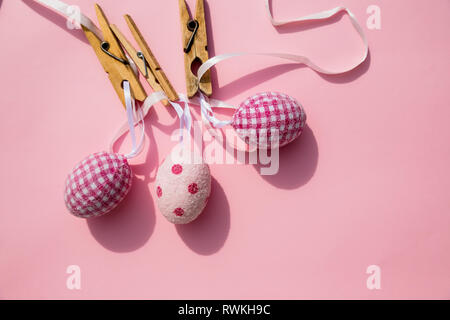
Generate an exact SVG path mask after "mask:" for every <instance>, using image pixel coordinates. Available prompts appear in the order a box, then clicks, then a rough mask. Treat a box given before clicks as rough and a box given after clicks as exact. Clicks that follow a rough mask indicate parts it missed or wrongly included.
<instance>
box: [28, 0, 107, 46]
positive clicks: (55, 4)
mask: <svg viewBox="0 0 450 320" xmlns="http://www.w3.org/2000/svg"><path fill="white" fill-rule="evenodd" d="M35 1H37V2H40V3H41V4H43V5H44V6H47V7H49V8H52V9H53V10H55V11H57V12H59V13H60V14H62V15H63V16H65V17H66V18H67V19H70V18H71V15H72V14H73V12H72V10H71V9H72V8H73V6H70V5H68V4H66V3H64V2H62V1H60V0H35ZM79 22H80V24H81V25H83V26H85V27H86V28H88V29H89V30H91V31H92V32H93V33H95V35H96V36H97V37H98V38H99V39H101V40H103V35H102V32H101V31H100V30H99V29H98V28H97V26H96V25H95V23H93V22H92V20H91V19H89V18H88V17H87V16H85V15H84V14H83V13H82V12H81V11H80V21H79Z"/></svg>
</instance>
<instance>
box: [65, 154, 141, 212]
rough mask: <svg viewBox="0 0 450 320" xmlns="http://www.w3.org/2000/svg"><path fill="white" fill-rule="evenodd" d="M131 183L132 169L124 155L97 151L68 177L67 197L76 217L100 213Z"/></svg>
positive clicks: (70, 208) (129, 186) (128, 187)
mask: <svg viewBox="0 0 450 320" xmlns="http://www.w3.org/2000/svg"><path fill="white" fill-rule="evenodd" d="M131 182H132V176H131V168H130V165H129V164H128V161H127V159H126V158H125V156H123V155H121V154H116V153H114V154H113V153H107V152H99V153H95V154H92V155H90V156H89V157H87V158H86V159H84V160H83V161H81V162H80V163H79V164H77V165H76V166H75V168H74V169H73V171H72V172H71V173H70V174H69V176H68V177H67V180H66V190H65V193H64V200H65V202H66V206H67V208H68V209H69V211H70V212H71V213H72V214H73V215H75V216H77V217H81V218H90V217H97V216H101V215H103V214H105V213H107V212H109V211H111V210H112V209H114V208H115V207H117V205H118V204H119V203H120V202H121V201H122V200H123V199H124V198H125V196H126V195H127V193H128V191H129V190H130V188H131Z"/></svg>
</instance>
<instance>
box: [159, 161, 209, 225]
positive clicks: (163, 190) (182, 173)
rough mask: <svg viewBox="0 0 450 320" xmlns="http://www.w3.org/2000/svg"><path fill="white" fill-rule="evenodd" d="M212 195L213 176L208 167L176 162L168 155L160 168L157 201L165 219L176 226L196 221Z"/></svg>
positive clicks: (202, 164) (204, 164)
mask: <svg viewBox="0 0 450 320" xmlns="http://www.w3.org/2000/svg"><path fill="white" fill-rule="evenodd" d="M210 193H211V173H210V171H209V166H208V165H207V164H206V163H201V164H195V163H183V162H174V161H173V160H172V157H171V156H170V155H169V156H167V158H166V160H164V162H163V163H162V164H161V166H160V167H159V168H158V174H157V175H156V201H157V204H158V208H159V210H160V211H161V213H162V214H163V216H164V217H165V218H166V219H167V220H169V221H170V222H172V223H174V224H186V223H189V222H191V221H193V220H195V219H196V218H197V217H198V216H199V215H200V213H202V211H203V210H204V209H205V207H206V204H207V202H208V198H209V195H210Z"/></svg>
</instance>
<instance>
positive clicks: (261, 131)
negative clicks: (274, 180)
mask: <svg viewBox="0 0 450 320" xmlns="http://www.w3.org/2000/svg"><path fill="white" fill-rule="evenodd" d="M305 122H306V114H305V112H304V110H303V107H302V106H301V105H300V103H298V102H297V100H295V99H294V98H292V97H290V96H288V95H286V94H282V93H278V92H263V93H258V94H255V95H253V96H251V97H249V98H248V99H246V100H245V101H244V102H243V103H241V104H240V106H239V108H238V109H237V110H236V112H235V113H234V115H233V122H232V126H233V128H234V129H235V130H236V133H237V134H238V136H239V137H240V138H241V139H242V140H244V141H245V142H246V143H247V144H249V145H250V146H252V147H257V148H277V147H282V146H284V145H286V144H288V143H290V142H292V141H294V140H295V139H296V138H297V137H298V136H300V134H301V133H302V131H303V128H304V126H305Z"/></svg>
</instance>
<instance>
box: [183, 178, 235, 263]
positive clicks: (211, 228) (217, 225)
mask: <svg viewBox="0 0 450 320" xmlns="http://www.w3.org/2000/svg"><path fill="white" fill-rule="evenodd" d="M175 228H176V230H177V232H178V234H179V236H180V237H181V239H182V240H183V241H184V243H185V244H186V245H187V246H188V247H189V248H190V249H191V250H192V251H194V252H196V253H198V254H201V255H211V254H213V253H216V252H217V251H219V250H220V249H221V248H222V247H223V245H224V244H225V240H226V239H227V237H228V234H229V232H230V205H229V203H228V200H227V197H226V195H225V192H224V190H223V188H222V186H221V185H220V184H219V183H218V182H217V180H215V179H214V178H213V179H212V180H211V196H210V198H209V200H208V204H207V206H206V208H205V210H204V211H203V212H202V214H201V215H200V216H199V217H198V218H197V219H196V220H194V221H193V222H191V223H188V224H184V225H176V226H175Z"/></svg>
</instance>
